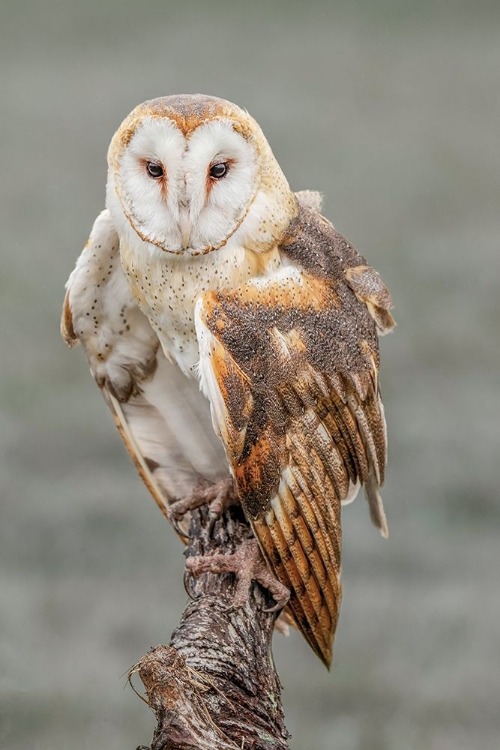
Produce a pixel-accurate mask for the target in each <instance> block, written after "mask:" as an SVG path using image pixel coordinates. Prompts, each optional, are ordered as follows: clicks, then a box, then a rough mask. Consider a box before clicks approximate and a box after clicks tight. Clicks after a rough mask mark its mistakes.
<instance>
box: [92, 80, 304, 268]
mask: <svg viewBox="0 0 500 750" xmlns="http://www.w3.org/2000/svg"><path fill="white" fill-rule="evenodd" d="M108 163H109V172H108V187H107V205H108V208H109V210H110V211H111V215H112V217H113V221H114V223H115V226H116V229H117V231H118V233H119V234H120V235H121V236H122V237H125V238H126V239H127V241H128V242H137V240H138V238H140V240H142V241H143V242H146V243H149V244H150V245H153V246H156V247H157V248H160V249H161V250H163V251H166V252H169V253H175V254H177V255H200V254H205V253H208V252H211V251H212V250H217V249H218V248H220V247H223V246H224V245H226V244H227V243H228V241H230V240H232V239H234V241H241V242H245V245H246V246H247V247H248V246H250V247H254V249H255V250H261V251H262V250H266V249H267V248H268V247H270V246H271V245H272V244H274V243H275V242H276V241H277V240H278V239H279V238H280V237H281V235H282V234H283V232H284V230H285V229H286V227H287V226H288V224H289V222H290V220H291V219H292V218H293V216H294V215H295V213H296V210H297V209H296V201H295V197H294V195H293V193H292V192H291V190H290V187H289V185H288V182H287V181H286V178H285V176H284V175H283V173H282V171H281V169H280V167H279V165H278V163H277V161H276V159H275V158H274V156H273V153H272V151H271V149H270V147H269V144H268V143H267V141H266V139H265V137H264V135H263V133H262V131H261V129H260V128H259V126H258V125H257V123H256V122H255V120H254V119H253V118H252V117H250V115H248V114H247V113H246V112H244V111H243V110H241V109H240V108H239V107H237V106H236V105H234V104H231V103H230V102H227V101H224V100H223V99H217V98H215V97H209V96H203V95H200V94H195V95H182V96H167V97H162V98H160V99H153V100H151V101H148V102H145V103H144V104H141V105H139V106H138V107H136V109H134V110H133V111H132V112H131V114H130V115H129V116H128V117H127V118H126V119H125V121H124V122H123V123H122V125H121V126H120V128H119V130H118V131H117V132H116V133H115V135H114V137H113V140H112V141H111V145H110V148H109V152H108Z"/></svg>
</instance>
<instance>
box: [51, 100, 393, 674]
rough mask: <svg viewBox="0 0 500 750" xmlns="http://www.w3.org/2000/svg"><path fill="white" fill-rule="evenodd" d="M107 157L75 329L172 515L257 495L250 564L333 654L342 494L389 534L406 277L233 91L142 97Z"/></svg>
mask: <svg viewBox="0 0 500 750" xmlns="http://www.w3.org/2000/svg"><path fill="white" fill-rule="evenodd" d="M108 165H109V170H108V181H107V193H106V206H107V207H106V209H105V210H104V211H103V212H102V213H101V214H100V215H99V216H98V218H97V219H96V221H95V223H94V226H93V228H92V231H91V234H90V238H89V240H88V242H87V244H86V246H85V248H84V250H83V252H82V254H81V255H80V257H79V259H78V261H77V263H76V268H75V269H74V271H73V272H72V274H71V276H70V278H69V281H68V283H67V293H66V298H65V302H64V309H63V317H62V333H63V336H64V338H65V340H66V342H67V343H68V344H69V345H70V346H72V345H73V344H75V343H77V342H78V341H80V342H81V343H82V344H83V347H84V349H85V353H86V355H87V358H88V361H89V364H90V368H91V371H92V374H93V376H94V378H95V381H96V383H97V385H98V386H99V388H100V389H101V391H102V393H103V395H104V397H105V399H106V401H107V403H108V406H109V407H110V409H111V411H112V413H113V415H114V418H115V421H116V424H117V426H118V429H119V431H120V433H121V435H122V438H123V440H124V442H125V445H126V447H127V448H128V450H129V452H130V454H131V456H132V458H133V460H134V462H135V464H136V467H137V469H138V471H139V473H140V475H141V477H142V479H143V480H144V482H145V483H146V485H147V487H148V488H149V490H150V491H151V493H152V495H153V497H154V498H155V500H156V502H157V503H158V505H159V506H160V508H161V509H162V511H163V512H164V514H165V515H166V516H167V517H168V518H170V519H171V520H176V521H177V522H179V521H181V520H182V517H183V515H184V513H185V512H186V511H187V510H189V508H193V507H196V506H197V505H198V506H199V505H200V504H201V503H205V502H207V503H211V507H212V510H213V511H214V512H215V513H216V512H217V509H219V510H220V507H222V506H223V505H224V503H225V502H227V501H233V502H235V501H237V502H240V503H241V506H242V507H243V510H244V513H245V516H246V518H247V520H248V522H249V523H250V525H251V527H252V530H253V533H254V535H255V538H256V540H257V543H258V547H256V550H257V553H258V555H259V556H260V555H262V556H263V560H264V561H265V564H263V561H262V557H261V558H260V560H256V559H255V560H254V562H255V566H254V567H252V569H251V570H250V571H249V570H246V571H241V570H239V571H238V568H237V565H235V566H234V570H235V572H237V575H238V576H239V577H240V578H241V579H242V580H245V581H247V583H248V581H249V580H250V579H251V578H254V579H256V580H259V581H261V582H262V583H264V585H268V587H269V588H270V590H271V593H272V594H273V596H274V597H275V599H276V600H277V604H276V606H277V607H281V606H283V605H284V604H285V602H286V601H287V599H288V597H289V601H288V604H287V607H288V610H287V611H288V612H289V613H290V615H291V617H293V620H294V621H295V623H296V624H297V626H298V627H299V629H300V630H301V631H302V633H303V634H304V636H305V637H306V639H307V641H308V642H309V644H310V645H311V647H312V648H313V650H314V651H315V652H316V654H317V655H318V656H319V657H320V658H321V659H322V661H323V662H324V663H325V664H327V665H329V664H330V660H331V653H332V643H333V636H334V632H335V627H336V623H337V619H338V612H339V605H340V598H341V581H340V570H341V515H340V510H341V505H342V504H344V503H348V502H349V501H351V500H353V499H354V497H355V495H356V494H357V492H358V489H359V487H360V485H364V489H365V493H366V497H367V500H368V505H369V510H370V514H371V518H372V521H373V522H374V524H375V525H376V526H377V527H378V528H379V529H380V531H381V533H382V535H383V536H386V535H387V524H386V519H385V515H384V510H383V506H382V500H381V496H380V492H379V489H380V486H381V485H382V482H383V478H384V468H385V463H386V427H385V420H384V411H383V406H382V401H381V397H380V390H379V383H378V367H379V349H378V338H377V331H378V333H379V334H383V333H386V332H387V331H389V330H390V329H391V328H392V327H393V325H394V321H393V319H392V317H391V314H390V312H389V310H390V308H391V307H392V304H391V298H390V295H389V292H388V290H387V288H386V286H385V285H384V283H383V282H382V280H381V279H380V277H379V275H378V273H377V272H376V271H375V270H374V269H373V268H371V267H370V266H369V265H367V263H366V261H365V260H364V258H363V257H362V256H361V255H360V254H359V253H358V252H357V251H356V250H355V249H354V248H353V247H352V245H350V244H349V242H347V241H346V240H345V239H344V238H343V237H342V235H340V234H339V233H338V232H337V231H336V230H335V229H334V227H333V226H332V224H331V223H330V222H329V221H327V220H326V219H325V218H324V217H323V216H321V214H320V198H319V195H318V194H317V193H314V192H311V191H303V192H299V193H293V192H292V191H291V189H290V187H289V185H288V182H287V180H286V178H285V176H284V174H283V172H282V171H281V169H280V167H279V165H278V163H277V161H276V159H275V158H274V155H273V153H272V151H271V148H270V146H269V144H268V143H267V141H266V139H265V137H264V135H263V133H262V131H261V129H260V127H259V126H258V124H257V123H256V122H255V120H254V119H253V118H252V117H251V116H250V115H248V114H247V113H246V112H245V111H243V110H242V109H240V108H239V107H237V106H235V105H234V104H231V103H230V102H227V101H224V100H222V99H218V98H214V97H209V96H202V95H182V96H167V97H162V98H159V99H154V100H152V101H148V102H145V103H144V104H141V105H140V106H138V107H137V108H136V109H134V110H133V111H132V113H131V114H130V115H129V116H128V117H127V118H126V119H125V121H124V122H123V123H122V125H121V126H120V128H119V129H118V131H117V132H116V134H115V135H114V137H113V139H112V141H111V145H110V148H109V152H108ZM240 563H241V564H242V566H243V567H244V566H245V565H248V566H252V564H253V563H252V562H251V561H250V558H246V557H245V556H243V558H241V559H240ZM259 565H260V568H259ZM208 569H210V564H208ZM214 569H215V568H214ZM262 569H264V570H265V572H266V573H267V575H264V574H263V573H262ZM259 570H260V572H259ZM273 582H274V585H273ZM283 592H285V593H283Z"/></svg>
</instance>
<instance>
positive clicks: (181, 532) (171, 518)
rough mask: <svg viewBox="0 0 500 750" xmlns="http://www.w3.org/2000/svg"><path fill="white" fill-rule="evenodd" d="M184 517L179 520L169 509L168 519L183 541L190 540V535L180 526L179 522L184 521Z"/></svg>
mask: <svg viewBox="0 0 500 750" xmlns="http://www.w3.org/2000/svg"><path fill="white" fill-rule="evenodd" d="M183 517H184V516H181V517H180V518H178V517H177V516H176V515H175V514H174V513H171V512H170V508H169V509H168V515H167V518H168V520H169V521H170V523H171V524H172V526H173V527H174V530H175V531H176V532H177V534H179V536H181V537H182V538H183V539H189V534H188V533H187V532H186V531H184V530H183V529H181V527H180V526H179V522H180V521H181V520H182V518H183Z"/></svg>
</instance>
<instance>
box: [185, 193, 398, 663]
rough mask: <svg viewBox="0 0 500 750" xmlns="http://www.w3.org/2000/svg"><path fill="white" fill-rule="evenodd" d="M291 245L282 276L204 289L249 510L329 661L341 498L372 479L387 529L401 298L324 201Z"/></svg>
mask: <svg viewBox="0 0 500 750" xmlns="http://www.w3.org/2000/svg"><path fill="white" fill-rule="evenodd" d="M281 250H282V253H283V255H285V256H286V257H287V259H288V263H287V265H285V267H282V268H281V269H280V270H279V271H278V272H276V273H274V274H273V275H272V276H269V277H266V278H259V279H253V280H251V281H249V282H247V283H246V284H244V285H242V286H240V287H238V288H237V289H236V290H234V291H228V290H222V291H219V292H210V293H207V294H205V295H204V296H203V298H201V299H200V300H199V301H198V304H197V309H196V326H197V335H198V339H199V342H200V355H201V356H200V376H201V382H202V387H203V388H204V390H205V392H206V394H207V396H208V397H209V400H210V402H211V406H212V416H213V420H214V426H215V428H216V429H217V431H218V432H219V433H220V435H221V437H222V440H223V442H224V445H225V448H226V453H227V456H228V459H229V462H230V464H231V467H232V471H233V473H234V477H235V479H236V482H237V485H238V489H239V493H240V497H241V502H242V504H243V506H244V508H245V511H246V514H247V517H248V518H249V520H250V521H251V523H252V527H253V529H254V532H255V534H256V536H257V538H258V540H259V542H260V545H261V547H262V549H263V551H264V553H265V555H266V557H267V560H268V563H269V565H270V567H271V568H272V570H273V571H274V573H275V575H276V576H277V577H278V579H279V580H280V581H281V582H282V583H283V584H285V585H286V586H288V587H290V589H291V590H292V598H291V601H290V607H291V610H292V612H293V615H294V617H295V619H296V620H297V623H298V625H299V627H300V629H301V630H302V632H303V633H304V635H305V637H306V638H307V640H308V641H309V643H310V645H311V646H312V648H313V649H314V651H315V652H316V653H317V654H318V656H319V657H320V658H321V659H322V660H323V661H324V662H325V664H327V665H329V663H330V660H331V647H332V641H333V635H334V632H335V627H336V623H337V618H338V610H339V605H340V598H341V582H340V558H341V519H340V505H341V502H342V501H344V500H348V499H350V498H351V497H352V495H353V494H355V492H356V489H357V488H358V486H359V483H362V484H364V485H365V491H366V494H367V498H368V501H369V506H370V511H371V517H372V520H373V522H374V523H375V524H376V525H377V526H378V527H379V529H380V530H381V532H382V534H383V535H384V536H386V535H387V525H386V520H385V515H384V511H383V507H382V501H381V497H380V493H379V487H380V485H381V484H382V482H383V478H384V467H385V463H386V428H385V420H384V412H383V406H382V402H381V398H380V392H379V386H378V365H379V353H378V341H377V335H376V325H375V321H374V319H373V317H372V313H373V310H376V311H378V310H379V308H380V309H381V310H384V311H385V315H386V317H385V318H384V319H383V321H382V322H383V323H384V325H386V326H387V325H389V320H388V318H387V316H388V315H389V312H388V308H389V307H390V306H391V302H390V298H389V296H388V292H387V290H386V288H385V286H384V285H383V283H382V282H381V281H380V278H379V277H378V275H374V274H375V272H374V271H373V270H372V269H370V270H366V269H367V268H368V267H367V266H366V263H365V261H364V259H363V258H361V256H360V255H359V254H358V253H357V252H356V251H354V249H353V248H351V246H349V245H348V243H346V241H345V240H344V239H343V238H342V237H341V236H340V235H338V233H336V232H335V230H334V229H333V227H332V226H331V224H329V223H328V222H327V221H326V220H323V219H322V218H321V217H320V216H319V215H318V214H315V213H314V212H313V211H311V210H308V209H306V208H304V207H302V208H301V210H300V214H299V218H298V219H297V221H296V222H294V224H293V226H292V227H291V229H290V232H289V235H288V236H287V237H286V238H285V241H284V243H283V246H282V248H281ZM360 268H362V269H365V270H356V269H360ZM353 280H354V282H353ZM375 320H377V318H375Z"/></svg>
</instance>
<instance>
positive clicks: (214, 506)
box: [168, 478, 238, 536]
mask: <svg viewBox="0 0 500 750" xmlns="http://www.w3.org/2000/svg"><path fill="white" fill-rule="evenodd" d="M237 502H238V494H237V492H236V488H235V486H234V482H233V480H232V479H231V478H228V479H223V480H222V481H220V482H217V483H216V484H212V485H210V487H204V488H203V489H201V490H196V491H195V492H193V493H192V494H191V495H188V496H187V497H183V498H182V500H177V501H176V502H175V503H172V505H171V506H170V507H169V509H168V517H169V520H170V522H171V523H172V525H173V527H174V528H175V530H176V531H177V533H179V534H181V535H182V536H186V534H185V532H183V531H182V529H180V528H179V524H180V522H181V521H182V519H183V518H184V516H185V515H186V513H188V512H189V511H190V510H195V509H196V508H201V506H202V505H208V513H209V517H210V530H211V529H212V527H213V524H214V523H215V521H217V519H218V518H220V517H221V515H222V513H223V512H224V511H225V510H226V509H227V508H229V507H230V506H231V505H235V504H236V503H237Z"/></svg>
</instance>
